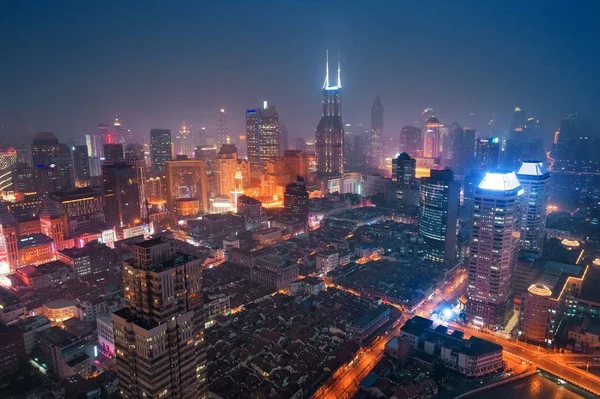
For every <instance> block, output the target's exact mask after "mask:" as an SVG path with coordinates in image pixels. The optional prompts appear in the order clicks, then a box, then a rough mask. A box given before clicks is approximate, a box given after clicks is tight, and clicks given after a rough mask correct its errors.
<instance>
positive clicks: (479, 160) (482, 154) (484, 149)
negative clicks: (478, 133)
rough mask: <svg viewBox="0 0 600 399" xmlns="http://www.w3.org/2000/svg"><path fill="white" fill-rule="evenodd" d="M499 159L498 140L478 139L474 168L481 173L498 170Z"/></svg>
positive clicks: (495, 138) (492, 138) (491, 138)
mask: <svg viewBox="0 0 600 399" xmlns="http://www.w3.org/2000/svg"><path fill="white" fill-rule="evenodd" d="M499 157H500V139H499V138H498V137H490V138H487V139H478V140H477V146H476V150H475V166H476V167H477V168H478V169H479V170H480V171H482V172H487V171H489V170H494V169H496V168H498V159H499Z"/></svg>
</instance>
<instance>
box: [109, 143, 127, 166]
mask: <svg viewBox="0 0 600 399" xmlns="http://www.w3.org/2000/svg"><path fill="white" fill-rule="evenodd" d="M124 159H125V152H124V150H123V144H121V143H115V144H104V162H106V163H115V162H121V161H122V160H124Z"/></svg>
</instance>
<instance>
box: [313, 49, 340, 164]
mask: <svg viewBox="0 0 600 399" xmlns="http://www.w3.org/2000/svg"><path fill="white" fill-rule="evenodd" d="M340 72H341V69H340V61H339V55H338V68H337V85H335V86H330V83H329V51H327V53H326V56H325V83H323V98H322V104H323V114H322V116H321V120H320V121H319V125H318V126H317V129H316V131H315V152H316V158H317V172H318V173H319V174H322V175H343V173H344V124H343V122H342V100H341V96H340V95H341V90H342V80H341V77H340Z"/></svg>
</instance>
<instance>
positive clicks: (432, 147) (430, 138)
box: [422, 117, 442, 158]
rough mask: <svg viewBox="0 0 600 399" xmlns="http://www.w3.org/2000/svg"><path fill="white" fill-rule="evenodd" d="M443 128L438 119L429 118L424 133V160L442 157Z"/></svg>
mask: <svg viewBox="0 0 600 399" xmlns="http://www.w3.org/2000/svg"><path fill="white" fill-rule="evenodd" d="M441 126H442V125H441V124H440V121H439V120H438V119H437V118H436V117H432V118H429V119H428V120H427V122H426V123H425V130H424V131H423V133H422V134H423V136H422V138H423V157H424V158H439V157H440V155H441V153H440V149H441V145H442V141H441V140H442V136H441V132H440V127H441Z"/></svg>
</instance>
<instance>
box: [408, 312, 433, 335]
mask: <svg viewBox="0 0 600 399" xmlns="http://www.w3.org/2000/svg"><path fill="white" fill-rule="evenodd" d="M432 324H433V321H431V320H429V319H426V318H424V317H421V316H414V317H413V318H412V319H410V320H408V321H407V322H406V323H405V324H404V325H403V326H402V328H401V329H400V330H401V331H402V332H405V333H407V334H411V335H421V334H423V332H424V331H425V330H427V329H428V328H429V327H431V325H432Z"/></svg>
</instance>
